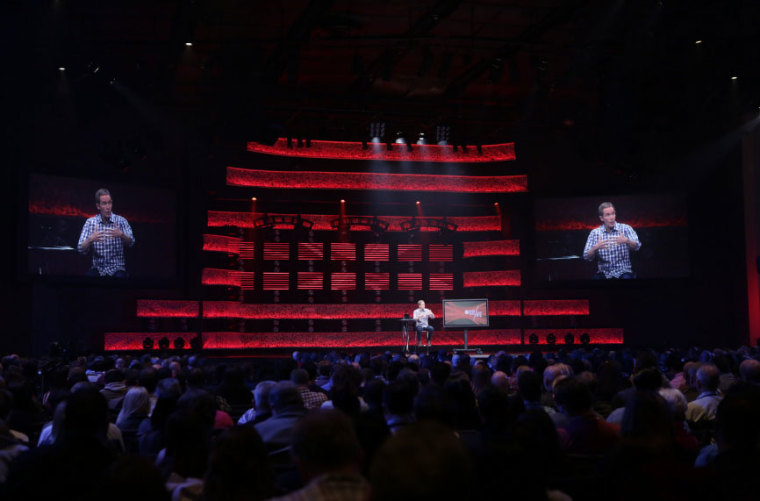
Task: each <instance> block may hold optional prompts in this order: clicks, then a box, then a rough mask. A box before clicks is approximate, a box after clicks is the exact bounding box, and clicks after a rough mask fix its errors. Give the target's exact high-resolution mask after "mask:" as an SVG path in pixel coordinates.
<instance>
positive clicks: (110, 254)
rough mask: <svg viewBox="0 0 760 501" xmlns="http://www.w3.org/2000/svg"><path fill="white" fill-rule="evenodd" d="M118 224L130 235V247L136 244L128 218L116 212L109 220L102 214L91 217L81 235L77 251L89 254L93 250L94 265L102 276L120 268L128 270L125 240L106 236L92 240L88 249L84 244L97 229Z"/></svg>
mask: <svg viewBox="0 0 760 501" xmlns="http://www.w3.org/2000/svg"><path fill="white" fill-rule="evenodd" d="M114 226H118V227H119V229H120V230H121V231H122V232H123V233H124V234H125V235H126V236H128V237H129V240H130V242H129V244H128V245H129V247H132V246H133V245H135V237H134V236H133V235H132V228H130V227H129V223H128V222H127V220H126V219H124V218H123V217H121V216H117V215H116V214H111V219H110V220H109V221H107V222H106V221H104V220H103V218H102V217H101V215H100V214H98V215H97V216H94V217H91V218H89V219H88V220H87V221H85V223H84V226H83V227H82V234H81V235H79V243H78V244H77V251H79V253H80V254H87V252H89V251H90V250H92V267H93V268H95V269H97V270H98V273H99V274H100V276H106V275H108V276H110V275H113V274H114V273H116V272H117V271H119V270H122V271H126V266H125V264H124V240H122V239H121V238H119V237H106V238H104V239H103V240H102V241H100V242H98V241H97V240H96V241H94V242H92V244H91V245H90V247H89V249H87V251H85V250H83V249H82V244H83V243H84V241H85V240H87V239H88V238H89V237H90V235H92V234H93V233H95V232H96V231H106V230H110V229H112V228H113V227H114Z"/></svg>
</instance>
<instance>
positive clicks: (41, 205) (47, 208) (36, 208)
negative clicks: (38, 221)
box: [28, 200, 174, 224]
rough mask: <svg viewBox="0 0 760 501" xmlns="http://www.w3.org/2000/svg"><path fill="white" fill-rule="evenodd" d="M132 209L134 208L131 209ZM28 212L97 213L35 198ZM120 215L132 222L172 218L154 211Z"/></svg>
mask: <svg viewBox="0 0 760 501" xmlns="http://www.w3.org/2000/svg"><path fill="white" fill-rule="evenodd" d="M133 210H134V209H133ZM28 211H29V214H39V215H44V216H63V217H75V218H85V219H86V218H90V217H93V216H96V215H97V214H98V213H97V211H96V210H95V209H92V208H91V207H89V206H88V207H86V208H83V207H74V206H72V205H68V204H63V203H61V204H58V203H50V202H49V201H48V200H36V201H32V200H30V201H29V205H28ZM118 214H119V215H120V216H123V217H124V218H126V219H127V220H128V221H130V222H132V223H148V224H173V223H174V220H173V219H172V217H171V215H168V214H167V215H164V217H162V215H161V214H154V213H138V212H124V211H121V210H120V211H118Z"/></svg>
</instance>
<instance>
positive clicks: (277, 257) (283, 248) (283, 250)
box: [264, 242, 290, 261]
mask: <svg viewBox="0 0 760 501" xmlns="http://www.w3.org/2000/svg"><path fill="white" fill-rule="evenodd" d="M288 259H290V244H287V243H284V244H283V243H274V242H267V243H265V244H264V260H265V261H287V260H288Z"/></svg>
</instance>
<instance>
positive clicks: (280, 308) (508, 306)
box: [137, 299, 589, 319]
mask: <svg viewBox="0 0 760 501" xmlns="http://www.w3.org/2000/svg"><path fill="white" fill-rule="evenodd" d="M428 307H430V308H431V309H433V311H434V312H435V311H440V310H441V305H440V304H434V305H432V306H431V305H430V304H429V305H428ZM410 308H411V309H414V305H413V304H244V303H238V302H230V301H204V302H203V317H204V318H259V319H282V318H292V319H299V318H302V319H309V318H311V319H343V318H367V319H378V318H380V319H383V318H401V317H402V316H403V315H404V313H409V311H408V310H409V309H410ZM488 309H489V312H488V314H489V315H491V316H495V317H503V316H511V317H519V316H520V315H521V310H522V312H523V313H522V314H524V315H526V316H531V315H534V316H543V315H588V314H589V305H588V300H587V299H571V300H544V301H524V306H523V307H522V309H521V302H520V301H518V300H514V301H490V302H489V303H488ZM198 315H199V303H198V301H174V300H151V299H138V300H137V316H138V317H162V318H168V317H197V316H198Z"/></svg>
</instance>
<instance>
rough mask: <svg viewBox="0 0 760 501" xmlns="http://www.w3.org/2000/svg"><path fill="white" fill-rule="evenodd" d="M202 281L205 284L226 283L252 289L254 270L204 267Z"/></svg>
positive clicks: (230, 285)
mask: <svg viewBox="0 0 760 501" xmlns="http://www.w3.org/2000/svg"><path fill="white" fill-rule="evenodd" d="M201 283H202V284H203V285H226V286H229V287H242V288H243V289H248V290H252V289H253V272H246V271H237V270H221V269H217V268H204V269H203V272H202V273H201Z"/></svg>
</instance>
